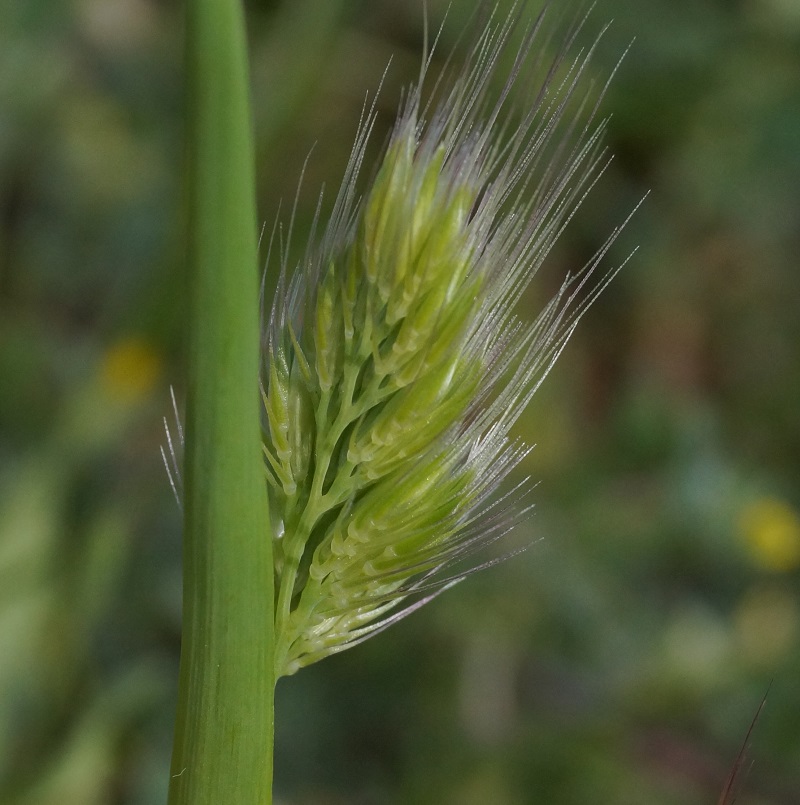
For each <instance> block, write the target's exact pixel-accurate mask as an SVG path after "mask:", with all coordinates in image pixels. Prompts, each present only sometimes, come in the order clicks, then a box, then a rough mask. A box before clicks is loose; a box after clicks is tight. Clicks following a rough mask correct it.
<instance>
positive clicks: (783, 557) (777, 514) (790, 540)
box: [739, 498, 800, 572]
mask: <svg viewBox="0 0 800 805" xmlns="http://www.w3.org/2000/svg"><path fill="white" fill-rule="evenodd" d="M739 527H740V530H741V533H742V536H743V537H744V541H745V544H746V545H747V547H748V548H749V550H750V554H751V556H752V557H753V559H754V560H755V562H756V564H758V565H759V566H761V567H762V568H765V569H766V570H774V571H779V572H780V571H789V570H795V569H796V568H798V567H800V516H798V513H797V512H796V511H795V510H794V509H793V508H792V507H791V506H790V505H789V504H788V503H786V502H785V501H783V500H779V499H778V498H761V499H760V500H757V501H755V502H753V503H750V504H749V505H748V506H746V507H745V508H744V509H743V510H742V512H741V515H740V519H739Z"/></svg>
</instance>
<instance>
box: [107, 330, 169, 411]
mask: <svg viewBox="0 0 800 805" xmlns="http://www.w3.org/2000/svg"><path fill="white" fill-rule="evenodd" d="M99 374H100V382H101V384H102V386H103V390H104V391H105V392H106V393H107V394H108V395H109V396H110V397H112V398H113V399H114V400H115V401H117V402H120V403H123V404H133V403H136V402H138V401H139V400H141V399H142V398H143V397H145V396H147V395H148V394H149V393H150V392H151V391H152V390H153V388H154V386H155V384H156V382H157V381H158V378H159V376H160V374H161V358H160V356H159V355H158V353H157V352H156V351H155V349H153V347H152V346H151V345H150V344H148V343H147V342H146V341H145V340H143V339H142V338H138V337H136V336H131V337H127V338H122V339H120V340H119V341H117V342H116V343H114V344H112V345H111V346H110V347H109V348H108V349H107V350H106V352H105V354H104V355H103V357H102V359H101V362H100V371H99Z"/></svg>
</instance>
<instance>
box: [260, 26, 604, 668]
mask: <svg viewBox="0 0 800 805" xmlns="http://www.w3.org/2000/svg"><path fill="white" fill-rule="evenodd" d="M512 28H513V25H511V24H509V23H505V24H501V25H498V26H495V25H492V24H490V25H489V26H488V27H487V28H486V29H485V30H484V32H483V33H482V34H481V35H480V36H478V37H477V39H476V42H475V45H474V47H473V50H472V53H471V58H470V61H469V67H468V69H467V70H465V71H464V73H463V74H462V77H461V78H459V79H458V80H456V81H455V83H454V84H453V85H452V88H451V89H450V90H449V91H446V92H445V93H444V94H443V98H442V100H441V101H440V102H439V103H438V105H433V106H429V107H423V105H422V101H421V94H420V88H419V87H417V88H416V89H414V90H413V91H412V92H411V93H410V95H409V98H408V101H407V103H406V106H405V109H404V111H403V112H402V114H401V116H400V119H399V122H398V123H397V126H396V128H395V131H394V134H393V136H392V139H391V141H390V144H389V146H388V149H387V152H386V155H385V157H384V159H383V163H382V165H381V168H380V170H379V172H378V174H377V177H376V179H375V181H374V183H373V185H372V187H371V189H370V190H369V191H368V193H367V196H366V198H365V199H364V201H363V202H361V203H358V202H357V201H356V199H355V183H356V179H357V174H358V172H359V168H360V166H361V162H362V160H363V156H364V148H365V143H366V140H367V138H368V136H369V132H370V129H371V127H372V122H373V115H368V116H367V118H366V121H365V122H364V123H363V125H362V127H361V130H360V132H359V135H358V137H357V141H356V145H355V147H354V149H353V153H352V156H351V159H350V163H349V166H348V169H347V172H346V175H345V179H344V182H343V186H342V189H341V191H340V193H339V196H338V198H337V201H336V204H335V206H334V209H333V214H332V217H331V220H330V223H329V224H328V225H327V227H326V228H325V230H324V233H323V235H322V237H321V239H320V242H319V243H318V244H315V243H313V242H312V243H311V244H310V245H309V247H308V250H307V253H306V256H305V258H304V259H303V261H302V264H301V265H300V266H299V267H298V268H297V270H296V272H295V275H294V278H293V280H292V282H291V283H290V284H289V285H288V287H285V286H284V284H283V283H282V284H281V287H280V288H279V291H278V293H277V294H276V304H275V306H274V308H273V311H272V314H271V317H270V322H269V327H268V337H267V339H266V342H267V349H266V356H265V368H264V373H263V378H262V387H263V398H264V406H265V411H266V427H265V433H264V455H265V457H266V466H267V477H268V479H269V487H270V512H271V515H272V518H273V524H274V532H275V534H276V538H275V543H274V552H275V587H276V599H277V600H276V616H275V617H276V647H275V663H276V667H275V672H276V675H277V676H279V675H282V674H291V673H293V672H294V671H296V670H297V669H298V668H300V667H302V666H304V665H307V664H309V663H311V662H314V661H316V660H318V659H320V658H322V657H324V656H325V655H327V654H330V653H332V652H334V651H338V650H341V649H343V648H346V647H348V646H350V645H353V644H354V643H356V642H359V641H360V640H362V639H364V638H365V637H367V636H369V635H370V634H372V633H374V632H375V631H377V630H379V629H382V628H384V627H385V626H387V625H389V624H390V623H392V622H393V621H394V620H396V619H397V618H399V617H401V616H402V615H404V614H407V613H408V612H409V611H411V610H412V609H414V608H416V607H417V606H419V605H420V604H422V603H424V602H425V601H427V600H429V599H430V598H431V597H432V596H433V595H435V594H436V593H437V592H439V591H441V590H442V589H443V588H445V587H447V586H449V585H450V584H452V583H454V582H456V581H458V580H460V579H461V578H462V577H463V576H464V575H465V571H464V565H463V560H465V559H468V557H470V556H471V555H472V554H473V553H474V552H475V551H476V550H478V549H480V548H482V547H484V546H485V545H486V544H487V543H488V542H491V541H492V540H494V539H496V538H497V537H499V536H502V535H503V534H504V533H505V532H506V531H507V530H508V528H509V527H510V525H511V524H513V522H514V520H515V519H516V517H517V516H518V514H519V507H518V506H516V505H515V503H516V499H517V498H518V497H519V494H517V495H513V494H510V495H507V496H506V498H500V499H497V497H496V490H497V488H498V485H499V483H500V482H501V481H502V480H503V478H504V477H505V476H506V475H507V474H508V472H509V471H510V470H511V469H512V468H513V467H514V466H515V465H516V464H517V463H518V461H519V460H520V459H521V458H522V456H523V455H524V454H525V453H526V452H527V448H526V447H525V446H524V445H520V444H518V443H515V442H514V441H512V440H511V439H510V438H509V430H510V428H511V426H512V424H513V423H514V422H515V420H516V419H517V417H518V416H519V414H520V413H521V411H522V410H523V408H524V407H525V405H526V404H527V402H528V401H529V400H530V397H531V395H532V394H533V392H534V391H535V389H536V388H537V387H538V384H539V383H540V382H541V380H542V379H543V377H544V376H545V374H546V373H547V371H548V370H549V368H550V366H551V365H552V363H553V361H554V360H555V359H556V357H557V356H558V354H559V352H560V351H561V349H562V348H563V346H564V344H565V342H566V340H567V339H568V338H569V336H570V334H571V332H572V330H573V329H574V327H575V324H576V322H577V320H578V318H579V317H580V315H581V313H582V312H583V311H584V310H585V309H586V307H587V306H588V305H589V304H590V303H591V301H592V300H593V299H594V297H595V296H596V294H597V293H599V291H600V290H601V289H602V287H603V285H604V284H605V282H607V280H608V279H609V275H606V276H605V277H603V278H602V279H600V280H599V281H597V282H594V283H593V285H592V286H591V287H590V288H588V289H587V292H585V293H581V289H582V287H584V286H586V283H587V280H588V278H589V277H590V275H591V274H592V273H593V270H594V268H595V266H596V265H597V263H598V261H599V259H600V258H601V257H602V255H603V254H604V253H605V251H606V250H607V248H608V246H609V245H610V242H611V240H613V236H612V238H611V239H610V240H609V242H608V243H607V244H606V245H605V247H604V248H603V249H601V251H600V252H599V253H598V255H597V256H596V257H595V258H594V259H593V260H592V261H591V262H590V263H589V264H588V265H587V266H585V267H584V268H583V269H582V270H581V271H580V272H578V273H577V274H576V275H575V276H572V277H568V278H567V280H566V281H565V282H564V284H563V286H562V288H561V291H560V292H559V293H558V294H557V295H556V297H555V298H554V299H553V300H552V301H551V302H550V303H549V304H548V305H547V306H546V307H545V309H544V310H543V311H542V312H541V314H540V315H539V316H538V318H537V319H536V320H535V321H534V322H533V324H523V323H522V322H521V321H519V320H518V319H517V318H516V317H515V315H514V313H513V308H514V306H515V304H516V302H517V301H518V299H519V297H520V294H521V292H522V291H523V290H524V288H525V287H526V285H527V284H528V282H529V281H530V279H531V278H532V276H533V275H534V274H535V272H536V270H537V269H538V267H539V265H540V264H541V262H542V260H543V259H544V257H545V256H546V254H547V253H548V251H549V250H550V248H551V246H552V244H553V243H554V241H555V239H556V238H557V237H558V235H559V234H560V233H561V231H562V229H563V228H564V226H565V225H566V223H567V221H568V220H569V218H570V217H571V216H572V214H573V212H574V210H575V208H576V207H577V205H578V204H579V203H580V201H581V200H582V198H583V197H584V196H585V194H586V193H587V192H588V190H589V188H590V187H591V185H592V184H593V182H594V181H596V179H597V177H598V176H599V174H600V173H601V172H602V168H603V166H604V164H605V161H606V160H605V157H604V155H603V153H602V151H601V149H600V148H599V145H598V142H599V137H600V133H601V130H602V128H603V124H602V123H600V124H597V125H594V124H593V122H592V117H593V111H592V109H594V108H595V105H596V101H597V97H596V96H597V95H601V94H602V93H595V96H594V97H592V93H591V88H588V89H586V90H583V89H581V77H582V75H583V73H584V71H585V69H586V66H587V63H588V60H589V58H590V56H591V51H589V53H588V54H584V55H581V56H579V57H578V58H576V59H574V60H568V59H567V58H566V53H567V50H568V47H565V48H564V49H563V50H562V51H561V52H560V53H559V54H558V56H557V57H556V61H555V63H554V64H553V65H552V67H551V68H550V69H549V70H547V71H546V74H545V75H544V77H543V78H540V79H539V80H538V82H536V83H535V86H533V89H532V96H531V98H532V100H531V103H530V104H529V105H528V107H527V109H526V111H525V112H524V115H523V117H522V119H521V120H518V122H516V123H513V124H512V123H511V122H510V120H508V119H503V117H504V115H505V116H508V115H506V105H507V97H508V93H509V90H510V88H511V85H512V84H513V83H514V82H515V80H517V78H518V76H520V75H522V74H525V81H526V86H530V85H529V83H528V82H532V81H533V79H534V78H535V73H536V71H535V70H534V67H535V65H534V62H535V61H536V57H537V56H538V55H539V54H538V52H537V49H538V47H539V42H538V38H537V34H538V32H539V28H540V21H538V22H537V23H536V24H535V25H534V26H532V27H531V29H530V30H528V31H527V32H526V35H525V37H524V41H523V45H522V47H521V49H520V51H519V52H518V54H517V57H516V61H515V63H514V65H513V67H512V70H511V73H510V77H509V78H508V80H507V82H506V85H505V89H504V91H503V92H502V94H501V98H500V101H499V102H497V103H496V104H495V105H490V104H489V102H488V101H487V88H488V85H489V82H490V80H491V78H492V75H493V73H494V72H495V71H496V66H497V62H498V58H499V55H500V53H501V51H502V49H503V47H504V46H505V45H506V44H507V42H508V39H509V36H510V34H511V31H512ZM528 70H533V74H532V75H530V74H528V72H526V71H528ZM423 72H424V71H423ZM539 72H541V71H539ZM421 83H422V82H420V84H421ZM590 97H591V98H592V101H591V104H590V105H589V106H588V107H587V108H588V109H589V114H588V115H586V117H587V118H588V119H587V120H586V121H585V122H584V123H582V124H580V125H579V124H578V123H577V120H578V119H579V116H580V115H581V111H582V110H583V109H584V107H586V104H587V101H588V100H589V98H590ZM504 132H505V133H506V134H505V136H504V134H503V133H504ZM615 234H616V233H615ZM286 268H287V267H286V266H285V265H284V271H285V270H286ZM612 273H613V272H612ZM484 564H486V563H484ZM453 566H455V568H454V569H451V570H449V571H448V568H451V567H453ZM479 566H480V565H479ZM467 567H468V566H467ZM466 572H469V568H468V570H467V571H466Z"/></svg>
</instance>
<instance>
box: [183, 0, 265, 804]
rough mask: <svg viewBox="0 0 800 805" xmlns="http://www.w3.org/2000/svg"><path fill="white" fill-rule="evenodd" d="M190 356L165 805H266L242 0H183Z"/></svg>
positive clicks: (252, 239) (261, 481)
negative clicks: (179, 606)
mask: <svg viewBox="0 0 800 805" xmlns="http://www.w3.org/2000/svg"><path fill="white" fill-rule="evenodd" d="M186 34H187V39H186V55H187V61H186V66H187V84H188V115H187V135H188V144H189V149H188V182H187V184H188V188H187V190H188V194H187V198H188V208H189V215H188V226H189V232H188V245H189V255H188V257H189V271H190V278H191V279H190V282H191V290H190V320H191V324H190V355H189V386H188V397H187V413H186V452H185V464H184V489H185V497H184V593H183V601H184V613H183V643H182V648H181V669H180V682H179V691H178V714H177V723H176V730H175V744H174V748H173V757H172V771H171V780H170V791H169V803H170V805H224V804H226V803H231V805H233V803H235V805H265V803H266V804H268V803H271V802H272V794H271V788H272V741H273V738H272V736H273V691H274V679H273V656H272V654H273V606H274V603H273V571H272V540H271V537H270V531H269V518H268V510H267V496H266V484H265V477H264V467H263V459H262V456H261V440H260V432H261V431H260V409H259V405H260V403H259V393H258V391H259V389H258V360H259V357H258V344H259V323H258V269H257V256H256V253H257V241H256V217H255V190H254V187H255V181H254V170H253V141H252V129H251V117H250V102H249V90H248V70H247V48H246V39H245V30H244V17H243V10H242V6H241V2H240V0H187V28H186Z"/></svg>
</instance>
